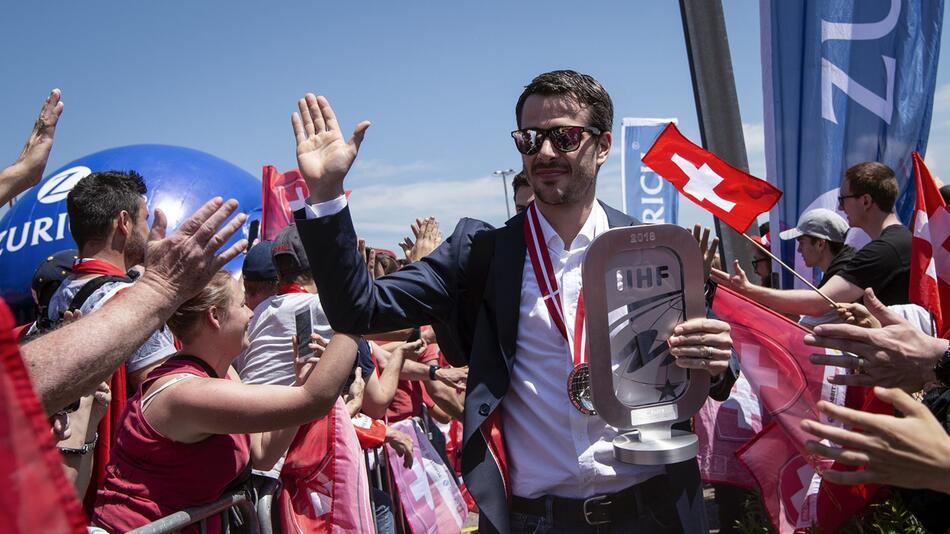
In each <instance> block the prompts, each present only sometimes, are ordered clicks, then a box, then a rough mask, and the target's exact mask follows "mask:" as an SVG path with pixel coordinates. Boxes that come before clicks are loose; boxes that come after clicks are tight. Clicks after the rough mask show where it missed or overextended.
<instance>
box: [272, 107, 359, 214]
mask: <svg viewBox="0 0 950 534" xmlns="http://www.w3.org/2000/svg"><path fill="white" fill-rule="evenodd" d="M297 107H298V108H300V112H299V113H297V112H295V113H294V114H293V115H292V116H291V119H290V121H291V123H292V124H293V128H294V137H295V138H296V140H297V167H298V168H299V169H300V174H301V175H302V176H303V177H304V179H305V180H306V181H307V187H309V188H310V200H311V202H314V203H317V202H325V201H327V200H333V199H334V198H337V197H338V196H340V195H342V194H343V178H344V177H345V176H346V173H347V172H349V170H350V167H351V166H352V165H353V161H354V160H355V159H356V154H357V152H359V149H360V143H362V142H363V136H364V135H365V134H366V129H367V128H369V121H363V122H361V123H359V124H357V125H356V129H355V130H354V131H353V136H352V137H350V139H349V141H344V140H343V134H342V132H341V130H340V125H339V123H338V122H337V120H336V115H335V114H334V113H333V108H331V107H330V103H329V102H328V101H327V99H326V98H325V97H323V96H315V95H314V94H313V93H307V94H306V95H305V96H304V97H303V98H301V99H300V100H299V101H297Z"/></svg>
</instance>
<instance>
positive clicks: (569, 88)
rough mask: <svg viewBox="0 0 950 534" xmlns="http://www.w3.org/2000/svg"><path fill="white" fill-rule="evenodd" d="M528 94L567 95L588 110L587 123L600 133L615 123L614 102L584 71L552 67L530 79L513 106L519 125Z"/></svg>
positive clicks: (601, 86)
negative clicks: (549, 70)
mask: <svg viewBox="0 0 950 534" xmlns="http://www.w3.org/2000/svg"><path fill="white" fill-rule="evenodd" d="M531 95H542V96H566V97H569V98H572V99H573V100H574V101H575V102H577V103H578V104H580V105H581V106H583V107H585V108H589V109H590V122H591V123H590V124H588V125H584V124H579V125H578V126H593V127H595V128H598V129H599V130H601V131H603V132H609V131H610V130H611V129H612V128H613V123H614V104H613V102H612V101H611V100H610V95H609V94H607V90H606V89H604V86H603V85H600V82H598V81H597V80H595V79H594V78H593V77H591V76H588V75H587V74H581V73H579V72H575V71H573V70H554V71H551V72H545V73H544V74H541V75H540V76H538V77H537V78H535V79H533V80H531V83H529V84H528V85H527V86H526V87H525V88H524V92H523V93H521V97H519V98H518V104H517V105H515V121H517V123H518V127H519V128H520V127H521V109H522V108H523V107H524V102H525V100H527V99H528V97H529V96H531Z"/></svg>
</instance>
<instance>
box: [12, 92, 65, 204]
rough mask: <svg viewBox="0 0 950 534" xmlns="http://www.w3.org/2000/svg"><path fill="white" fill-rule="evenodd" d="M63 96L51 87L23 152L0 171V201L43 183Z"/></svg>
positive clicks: (61, 109) (61, 108) (60, 113)
mask: <svg viewBox="0 0 950 534" xmlns="http://www.w3.org/2000/svg"><path fill="white" fill-rule="evenodd" d="M60 97H61V94H60V91H59V89H53V90H52V91H50V93H49V96H47V97H46V101H45V102H43V107H42V108H40V114H39V116H38V117H37V118H36V122H35V123H34V124H33V131H32V132H30V137H29V138H27V140H26V144H25V145H23V150H22V151H21V152H20V155H19V156H18V157H17V159H16V161H15V162H14V163H13V164H12V165H10V166H9V167H7V168H6V169H3V171H0V204H6V203H7V202H9V201H10V200H12V199H13V197H15V196H17V195H19V194H20V193H22V192H23V191H26V190H27V189H29V188H31V187H33V186H34V185H36V184H38V183H40V180H41V179H42V178H43V171H44V170H45V169H46V162H47V160H49V153H50V150H52V148H53V135H54V134H55V133H56V123H57V122H59V117H60V115H62V113H63V102H62V101H61V100H60Z"/></svg>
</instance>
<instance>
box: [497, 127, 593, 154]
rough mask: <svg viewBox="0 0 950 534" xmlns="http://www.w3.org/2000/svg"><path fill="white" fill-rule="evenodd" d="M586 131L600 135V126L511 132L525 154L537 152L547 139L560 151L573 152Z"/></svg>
mask: <svg viewBox="0 0 950 534" xmlns="http://www.w3.org/2000/svg"><path fill="white" fill-rule="evenodd" d="M584 132H588V133H590V134H591V135H600V134H601V131H600V129H598V128H594V127H588V126H555V127H554V128H546V129H545V128H524V129H521V130H515V131H513V132H511V137H512V138H513V139H514V140H515V146H516V147H518V152H521V153H522V154H524V155H525V156H530V155H532V154H537V153H538V151H539V150H541V145H543V144H544V140H545V139H551V144H552V145H553V146H554V148H556V149H557V150H558V151H559V152H573V151H575V150H577V147H579V146H581V137H582V136H583V134H584Z"/></svg>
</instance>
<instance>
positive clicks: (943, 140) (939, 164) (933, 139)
mask: <svg viewBox="0 0 950 534" xmlns="http://www.w3.org/2000/svg"><path fill="white" fill-rule="evenodd" d="M947 146H950V83H948V84H944V85H941V86H940V87H937V90H936V91H935V92H934V108H933V119H932V120H931V123H930V138H929V139H928V141H927V157H926V158H925V163H926V164H927V167H928V168H929V169H930V171H931V173H933V175H934V177H935V178H937V180H938V181H941V182H943V183H950V161H948V160H947V158H946V157H944V156H943V151H944V150H946V147H947Z"/></svg>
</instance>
